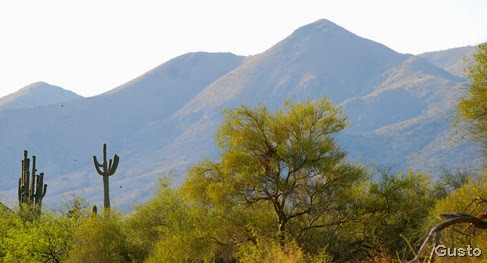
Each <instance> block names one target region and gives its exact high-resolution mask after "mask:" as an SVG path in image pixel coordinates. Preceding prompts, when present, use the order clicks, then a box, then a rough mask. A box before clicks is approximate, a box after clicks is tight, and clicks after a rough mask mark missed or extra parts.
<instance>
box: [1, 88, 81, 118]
mask: <svg viewBox="0 0 487 263" xmlns="http://www.w3.org/2000/svg"><path fill="white" fill-rule="evenodd" d="M81 98H83V97H82V96H80V95H78V94H76V93H74V92H72V91H69V90H65V89H63V88H61V87H58V86H53V85H50V84H47V83H45V82H35V83H32V84H30V85H28V86H26V87H24V88H22V89H20V90H18V91H16V92H14V93H12V94H10V95H7V96H4V97H2V98H0V111H2V110H15V109H24V108H33V107H37V106H45V105H50V104H56V103H60V102H65V101H70V100H75V99H81Z"/></svg>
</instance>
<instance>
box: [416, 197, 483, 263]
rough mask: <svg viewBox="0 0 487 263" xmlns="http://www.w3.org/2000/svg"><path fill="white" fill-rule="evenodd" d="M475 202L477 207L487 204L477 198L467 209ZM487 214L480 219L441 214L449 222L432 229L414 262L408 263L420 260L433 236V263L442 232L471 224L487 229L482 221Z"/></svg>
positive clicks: (460, 214) (457, 214)
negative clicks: (454, 226)
mask: <svg viewBox="0 0 487 263" xmlns="http://www.w3.org/2000/svg"><path fill="white" fill-rule="evenodd" d="M475 201H479V203H478V204H477V206H478V205H479V204H480V203H487V202H486V200H485V199H483V198H480V197H477V198H475V199H474V200H473V201H472V202H471V203H470V204H469V205H468V206H467V208H468V207H469V206H470V205H472V204H473V203H474V202H475ZM485 214H486V213H485V212H484V213H483V214H480V215H479V216H478V217H477V216H473V215H469V214H465V213H449V214H441V216H442V217H443V218H447V219H449V220H447V221H445V222H442V223H439V224H437V225H436V226H435V227H433V228H432V229H431V231H430V233H429V234H428V237H427V238H426V239H425V240H424V242H423V244H422V245H421V247H420V248H419V251H418V253H417V255H416V257H415V258H413V259H412V260H410V261H408V262H409V263H412V262H418V261H419V259H420V258H421V257H422V256H423V254H424V252H425V250H426V247H427V245H428V243H429V241H430V240H431V239H432V238H433V236H435V241H434V243H433V249H432V251H431V254H430V257H429V259H430V262H431V263H432V262H433V261H434V255H435V254H434V249H435V247H436V246H438V245H439V242H440V232H441V230H443V229H445V228H447V227H450V226H452V225H456V224H464V223H470V224H471V226H474V227H476V228H479V229H487V222H486V221H483V220H482V219H484V218H485Z"/></svg>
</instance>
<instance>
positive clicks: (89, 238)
mask: <svg viewBox="0 0 487 263" xmlns="http://www.w3.org/2000/svg"><path fill="white" fill-rule="evenodd" d="M122 222H123V221H122V219H121V216H120V215H119V214H117V213H115V212H113V211H112V212H110V213H105V214H104V215H100V216H97V217H94V216H93V217H90V218H88V219H86V220H84V221H83V222H82V223H81V224H80V225H79V227H78V228H77V229H76V232H75V234H74V241H75V243H74V246H73V248H72V250H71V251H70V257H69V260H68V262H80V263H82V262H100V263H101V262H130V261H131V259H132V258H133V255H132V254H131V253H130V251H129V245H128V242H127V238H126V234H125V231H124V229H123V226H122Z"/></svg>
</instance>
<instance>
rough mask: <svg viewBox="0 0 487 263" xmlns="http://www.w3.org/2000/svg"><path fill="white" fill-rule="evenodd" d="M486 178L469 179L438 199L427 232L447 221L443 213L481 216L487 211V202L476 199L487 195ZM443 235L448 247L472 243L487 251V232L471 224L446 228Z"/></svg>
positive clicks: (429, 219)
mask: <svg viewBox="0 0 487 263" xmlns="http://www.w3.org/2000/svg"><path fill="white" fill-rule="evenodd" d="M485 179H486V177H485V176H483V177H482V180H480V181H478V180H469V181H468V182H467V183H465V184H464V185H463V186H462V187H460V188H459V189H457V190H455V191H454V192H452V193H451V194H450V195H448V196H447V197H446V198H444V199H442V200H440V201H438V202H437V203H436V205H435V206H434V209H433V210H431V212H430V215H429V218H428V221H427V222H428V223H427V224H425V225H424V227H425V233H426V231H429V230H430V229H431V227H433V226H434V225H435V224H438V223H440V222H443V221H445V219H444V218H441V216H440V215H441V214H447V213H457V212H462V213H467V214H471V215H474V216H479V215H481V214H483V213H485V211H487V210H486V209H487V203H485V202H482V200H478V199H476V198H477V197H482V198H485V197H487V181H486V180H485ZM424 236H426V234H424ZM441 236H442V238H441V244H443V245H445V246H447V247H467V245H470V246H472V247H478V248H480V249H481V250H482V251H487V232H486V231H485V230H481V229H476V228H475V227H473V226H471V225H470V224H458V225H454V226H452V227H449V228H447V229H444V230H443V231H442V234H441ZM484 253H485V252H484ZM440 262H442V261H440ZM445 262H446V261H445Z"/></svg>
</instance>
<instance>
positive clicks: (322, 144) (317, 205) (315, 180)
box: [182, 98, 368, 252]
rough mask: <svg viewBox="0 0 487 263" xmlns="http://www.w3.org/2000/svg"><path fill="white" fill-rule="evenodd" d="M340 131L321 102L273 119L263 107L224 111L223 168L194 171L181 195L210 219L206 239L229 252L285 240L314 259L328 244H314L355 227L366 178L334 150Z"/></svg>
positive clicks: (209, 165)
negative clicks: (346, 227) (341, 229)
mask: <svg viewBox="0 0 487 263" xmlns="http://www.w3.org/2000/svg"><path fill="white" fill-rule="evenodd" d="M345 126H346V123H345V117H344V115H343V114H342V113H341V111H340V109H339V108H337V107H334V106H333V105H332V104H331V103H330V102H329V101H328V100H326V99H325V98H323V99H321V100H319V101H306V102H303V103H293V102H287V103H286V104H285V105H284V108H283V109H282V110H278V111H275V112H270V111H269V110H268V109H267V107H265V106H263V105H261V106H259V107H257V108H254V109H251V108H248V107H245V106H242V107H240V108H238V109H231V110H227V111H225V112H224V122H223V124H222V125H221V127H220V129H219V130H218V132H217V141H218V145H219V147H220V149H221V150H222V154H221V156H220V161H219V162H212V161H210V160H204V161H202V162H201V163H199V164H197V165H195V166H194V167H193V168H192V169H191V170H190V171H189V173H188V177H187V180H186V181H185V183H184V185H183V188H182V191H183V192H184V193H185V194H186V196H187V197H188V198H189V199H190V200H192V201H193V202H195V203H194V209H196V210H198V211H199V212H200V213H202V215H204V218H211V219H212V220H211V222H210V221H208V222H206V223H207V224H205V225H203V227H204V228H205V229H210V230H208V231H205V232H207V235H209V238H211V239H212V240H213V241H214V243H217V244H219V245H220V246H223V247H225V246H226V247H227V248H226V250H227V251H228V250H235V244H242V243H245V242H249V241H250V242H251V243H254V244H256V243H257V240H258V239H259V238H262V237H265V239H270V240H273V241H275V242H280V243H281V245H284V240H285V239H287V238H289V240H291V241H296V242H298V243H299V244H300V245H301V246H304V247H306V248H307V249H308V250H309V251H314V252H317V251H319V250H320V249H321V248H322V247H324V246H326V245H327V243H328V242H331V240H330V239H327V238H325V239H323V238H321V239H320V238H319V236H320V235H321V234H324V233H327V232H333V229H334V228H335V227H336V226H340V225H342V224H344V223H346V222H349V221H352V220H356V219H357V211H358V209H359V208H358V207H357V206H356V204H357V203H358V199H359V197H360V194H357V193H360V191H362V192H363V190H364V188H363V187H362V188H361V186H362V185H363V183H364V182H365V179H366V178H367V177H368V174H367V171H366V169H364V168H362V167H361V166H358V165H352V164H350V163H349V162H347V160H346V157H345V153H344V152H343V151H341V150H340V148H339V147H338V145H337V144H336V141H335V139H334V134H335V133H337V132H339V131H341V130H342V129H343V128H345ZM203 220H204V219H203ZM216 222H217V223H216ZM229 233H230V234H229ZM318 239H319V240H320V241H322V242H321V243H318V244H316V245H314V246H312V245H310V243H309V242H308V241H309V240H314V241H317V240H318Z"/></svg>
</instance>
